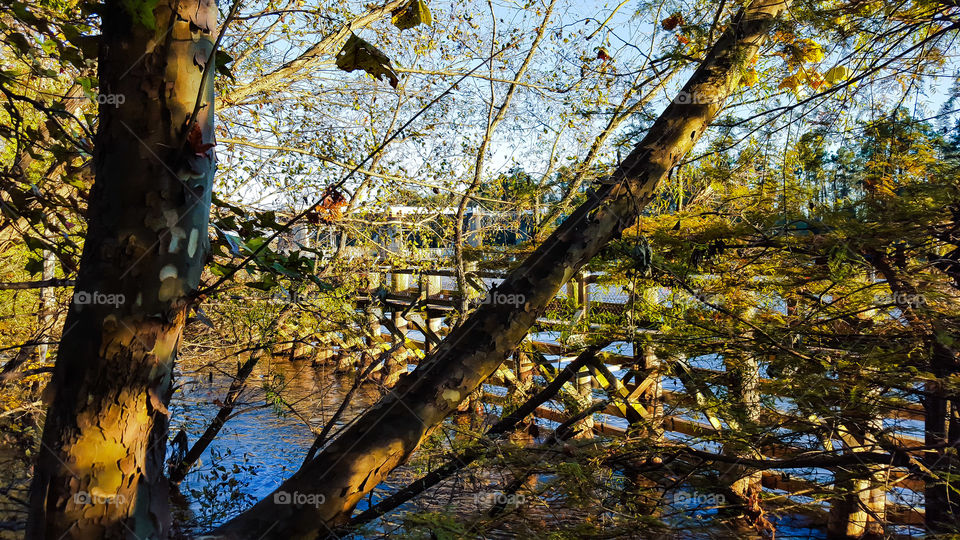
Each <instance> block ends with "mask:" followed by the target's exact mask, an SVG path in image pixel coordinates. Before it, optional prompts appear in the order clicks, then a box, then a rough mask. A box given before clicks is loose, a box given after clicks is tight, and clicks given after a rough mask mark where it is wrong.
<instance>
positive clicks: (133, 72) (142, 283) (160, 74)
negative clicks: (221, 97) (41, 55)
mask: <svg viewBox="0 0 960 540" xmlns="http://www.w3.org/2000/svg"><path fill="white" fill-rule="evenodd" d="M174 10H176V13H174ZM216 17H217V7H216V5H215V4H214V3H213V0H179V1H175V0H160V1H159V2H149V1H138V0H134V1H120V0H109V1H108V2H106V4H105V5H104V6H103V11H102V37H101V41H100V58H99V80H100V93H101V94H112V95H118V96H119V95H122V96H123V97H124V99H123V100H122V103H120V104H117V105H116V106H114V105H108V104H104V105H102V106H101V107H100V111H99V123H98V131H97V136H96V141H95V154H94V169H95V174H96V181H95V183H94V186H93V188H92V190H91V194H90V203H89V210H88V223H89V231H88V235H87V238H86V240H85V245H84V249H83V255H82V258H81V263H80V270H79V272H78V276H77V283H76V287H75V293H74V297H73V302H72V303H71V305H70V309H69V312H68V314H67V319H66V322H65V326H64V332H63V338H62V342H61V345H60V347H59V351H58V356H57V362H56V367H55V369H54V374H53V378H52V380H51V383H50V385H49V387H48V389H47V391H46V392H45V400H46V401H47V402H48V403H49V409H48V411H47V416H46V423H45V426H44V432H43V438H42V446H41V449H40V453H39V461H38V463H37V467H36V474H35V476H34V480H33V485H32V488H31V499H30V503H31V508H30V517H29V521H28V525H27V535H26V536H27V538H30V539H38V538H52V539H60V538H65V537H71V538H147V537H150V538H163V537H165V536H167V534H168V531H169V525H170V523H169V521H170V518H169V511H168V508H167V482H166V480H165V479H164V478H163V461H164V452H165V446H166V438H167V428H168V415H169V412H168V410H167V404H168V402H169V399H170V395H171V393H172V385H171V378H172V372H173V364H174V361H175V358H176V351H177V346H178V344H179V340H180V335H181V331H182V329H183V325H184V321H185V319H186V310H187V308H188V306H189V304H190V302H191V301H192V299H193V293H194V292H195V291H196V289H197V286H198V284H199V281H200V273H201V271H202V270H203V266H204V263H205V261H206V257H207V254H208V252H209V241H208V239H207V226H208V220H209V207H210V197H211V184H212V180H213V172H214V169H215V157H214V153H213V150H212V146H213V145H212V143H213V119H214V118H213V105H212V104H213V73H214V70H213V69H212V67H213V66H210V68H211V69H207V70H204V65H205V64H206V63H207V61H208V60H210V59H211V57H212V51H213V46H214V39H213V38H214V32H215V30H216ZM198 99H200V100H201V104H200V105H201V106H200V108H199V109H198V113H197V114H196V116H195V121H194V122H192V123H191V121H190V120H191V118H194V110H195V106H196V104H197V100H198ZM105 101H106V100H105ZM113 101H120V100H113ZM191 127H192V129H191Z"/></svg>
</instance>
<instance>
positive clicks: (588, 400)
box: [574, 367, 594, 439]
mask: <svg viewBox="0 0 960 540" xmlns="http://www.w3.org/2000/svg"><path fill="white" fill-rule="evenodd" d="M574 387H575V388H576V392H577V405H578V412H579V411H583V410H585V409H587V408H589V407H590V406H591V405H593V374H591V373H590V369H589V368H586V367H583V368H580V371H578V372H577V378H576V379H575V380H574ZM593 424H594V422H593V415H592V414H591V415H590V416H588V417H586V418H584V419H583V420H581V421H580V422H578V423H577V424H576V425H575V428H576V429H577V430H578V432H577V435H576V438H578V439H590V438H593Z"/></svg>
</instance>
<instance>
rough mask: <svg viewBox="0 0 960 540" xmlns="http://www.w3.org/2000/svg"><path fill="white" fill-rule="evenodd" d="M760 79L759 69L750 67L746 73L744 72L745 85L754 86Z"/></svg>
mask: <svg viewBox="0 0 960 540" xmlns="http://www.w3.org/2000/svg"><path fill="white" fill-rule="evenodd" d="M758 81H760V75H759V74H757V70H755V69H749V70H747V72H746V73H744V74H743V85H744V86H753V85H755V84H757V82H758Z"/></svg>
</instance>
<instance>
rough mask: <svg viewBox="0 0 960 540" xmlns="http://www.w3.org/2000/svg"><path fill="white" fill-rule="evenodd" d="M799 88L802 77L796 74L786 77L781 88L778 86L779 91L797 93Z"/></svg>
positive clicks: (781, 82) (781, 83)
mask: <svg viewBox="0 0 960 540" xmlns="http://www.w3.org/2000/svg"><path fill="white" fill-rule="evenodd" d="M799 87H800V76H799V75H798V74H796V73H794V74H793V75H790V76H789V77H786V78H784V79H783V80H782V81H780V86H778V87H777V88H779V89H784V88H786V89H788V90H792V91H794V92H796V91H797V88H799Z"/></svg>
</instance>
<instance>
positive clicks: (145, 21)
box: [123, 0, 159, 30]
mask: <svg viewBox="0 0 960 540" xmlns="http://www.w3.org/2000/svg"><path fill="white" fill-rule="evenodd" d="M158 1H159V0H123V7H124V8H125V9H126V10H127V13H129V14H130V16H131V17H133V20H135V21H137V22H138V23H140V24H141V25H143V26H145V27H146V28H149V29H150V30H154V29H156V28H157V20H156V19H155V18H154V16H153V9H154V8H155V7H157V2H158Z"/></svg>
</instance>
